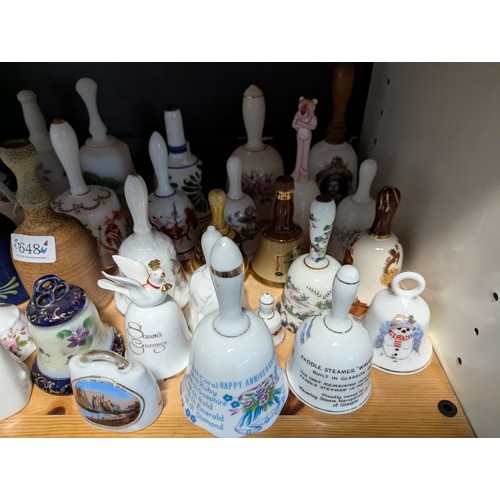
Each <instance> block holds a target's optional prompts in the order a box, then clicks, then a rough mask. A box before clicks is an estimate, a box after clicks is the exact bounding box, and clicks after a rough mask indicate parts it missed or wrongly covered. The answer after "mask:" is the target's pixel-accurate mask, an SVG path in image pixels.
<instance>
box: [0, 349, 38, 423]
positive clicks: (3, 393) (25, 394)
mask: <svg viewBox="0 0 500 500" xmlns="http://www.w3.org/2000/svg"><path fill="white" fill-rule="evenodd" d="M0 380H1V381H2V382H1V383H0V402H1V403H0V420H3V419H4V418H8V417H10V416H11V415H14V414H15V413H17V412H19V411H21V410H22V409H23V408H24V407H25V406H26V405H27V404H28V403H29V400H30V398H31V390H32V387H33V384H32V382H31V376H30V371H29V368H28V367H27V366H26V365H25V364H24V363H23V362H22V361H21V360H20V359H19V358H18V357H17V356H15V355H14V354H13V353H12V352H10V351H9V350H8V349H6V348H5V347H4V346H3V345H1V344H0Z"/></svg>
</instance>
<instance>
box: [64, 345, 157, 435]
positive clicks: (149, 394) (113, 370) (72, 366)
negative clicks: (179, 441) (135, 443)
mask: <svg viewBox="0 0 500 500" xmlns="http://www.w3.org/2000/svg"><path fill="white" fill-rule="evenodd" d="M69 371H70V373H71V386H72V388H73V396H74V397H75V401H76V404H77V406H78V410H79V411H80V414H81V415H82V417H83V419H84V420H85V421H86V422H87V423H88V424H89V425H91V426H93V427H96V428H97V429H101V430H108V431H112V432H135V431H140V430H142V429H145V428H146V427H149V426H150V425H151V424H153V423H154V422H155V421H156V420H157V419H158V417H159V416H160V414H161V411H162V409H163V397H162V394H161V391H160V388H159V387H158V383H157V382H156V380H155V378H154V377H153V375H152V373H151V372H150V371H149V370H148V369H147V368H146V367H145V366H144V365H143V364H142V363H139V362H138V361H131V360H129V359H126V358H124V357H123V356H120V355H118V354H116V353H114V352H112V351H103V350H91V351H88V352H86V353H85V354H83V355H78V356H73V357H72V358H71V359H70V361H69Z"/></svg>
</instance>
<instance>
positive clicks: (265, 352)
mask: <svg viewBox="0 0 500 500" xmlns="http://www.w3.org/2000/svg"><path fill="white" fill-rule="evenodd" d="M210 272H211V275H212V280H213V283H214V287H215V290H216V293H217V298H218V301H219V309H218V311H214V312H212V313H210V314H208V315H207V316H205V317H204V318H203V319H202V320H201V321H200V322H199V323H198V326H197V327H196V329H195V331H194V334H193V341H192V344H191V351H190V357H189V363H188V367H187V369H186V372H185V373H184V375H183V378H182V381H181V386H180V393H181V401H182V406H183V409H184V413H185V414H186V417H187V418H188V419H189V420H190V421H191V422H192V423H193V424H195V425H198V426H199V427H201V428H203V429H205V430H206V431H208V432H210V433H212V434H213V435H215V436H218V437H241V436H247V435H250V434H255V433H257V432H262V431H264V430H266V429H268V428H269V427H270V426H271V425H272V424H273V423H274V422H275V421H276V419H277V418H278V416H279V414H280V412H281V409H282V408H283V406H284V404H285V401H286V398H287V396H288V386H287V384H286V380H285V378H284V373H283V371H282V369H281V367H280V366H279V364H278V361H277V358H276V353H275V349H274V344H273V340H272V337H271V335H270V333H269V328H268V326H267V325H266V323H265V322H264V320H263V319H262V318H260V317H259V316H258V315H257V314H256V313H254V312H253V311H251V310H249V309H246V308H244V307H242V302H241V297H242V289H243V283H244V280H245V271H244V264H243V255H242V254H241V251H240V250H239V249H238V246H237V245H236V244H235V243H234V241H232V240H231V239H229V238H228V237H222V238H220V239H219V240H217V242H216V243H215V244H214V246H213V248H212V251H211V253H210Z"/></svg>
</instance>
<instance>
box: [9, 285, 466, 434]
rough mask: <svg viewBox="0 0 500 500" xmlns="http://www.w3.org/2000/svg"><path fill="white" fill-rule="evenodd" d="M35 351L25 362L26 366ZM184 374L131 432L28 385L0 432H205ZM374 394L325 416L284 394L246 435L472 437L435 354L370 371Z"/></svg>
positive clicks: (254, 291) (114, 321)
mask: <svg viewBox="0 0 500 500" xmlns="http://www.w3.org/2000/svg"><path fill="white" fill-rule="evenodd" d="M265 291H269V292H270V293H272V294H273V296H274V297H275V298H279V295H280V293H281V289H279V288H273V287H268V286H264V285H262V284H260V283H258V282H257V281H256V280H255V278H254V277H253V276H251V275H248V277H247V278H246V280H245V293H246V296H247V300H248V303H249V305H250V306H251V307H252V308H255V307H257V304H258V300H259V297H260V295H261V294H262V293H263V292H265ZM101 318H102V320H103V321H104V322H106V323H108V324H111V325H113V326H115V328H117V329H118V331H119V332H120V333H122V334H123V316H122V315H121V314H120V313H119V312H118V311H116V309H115V307H114V302H113V303H111V304H110V306H109V307H108V308H107V309H106V310H105V311H104V312H103V313H102V315H101ZM293 339H294V335H293V334H292V333H291V332H289V331H287V333H286V338H285V341H284V342H283V343H282V344H281V345H280V346H278V347H277V349H276V352H277V355H278V359H279V362H280V365H281V366H282V367H284V366H285V362H286V359H287V357H288V355H289V354H290V352H291V348H292V343H293ZM34 356H35V354H33V355H32V356H31V357H30V358H29V359H28V360H27V361H26V363H27V364H28V365H29V366H31V363H32V362H33V359H34ZM181 378H182V375H179V376H177V377H175V378H173V379H171V380H168V381H165V382H161V383H160V388H161V391H162V394H163V397H164V401H165V406H164V408H163V411H162V413H161V415H160V417H159V418H158V420H157V421H156V422H155V423H154V424H152V425H151V426H150V427H148V428H147V429H144V430H142V431H138V432H134V433H119V432H108V431H103V430H100V429H97V428H95V427H92V426H90V425H88V424H87V423H86V422H85V421H84V420H83V417H82V416H81V415H80V413H79V411H78V408H77V406H76V403H75V401H74V398H73V396H51V395H48V394H46V393H45V392H43V391H42V390H40V389H39V388H38V387H36V386H34V387H33V392H32V396H31V400H30V402H29V403H28V405H27V406H26V407H25V408H24V409H23V410H21V411H20V412H18V413H17V414H15V415H13V416H11V417H9V418H7V419H4V420H2V421H0V437H4V438H7V437H17V438H28V437H31V438H46V437H64V438H78V437H84V438H101V437H102V438H105V437H109V438H113V437H115V438H123V437H135V438H146V437H153V438H174V437H181V438H205V437H212V435H211V434H210V433H208V432H207V431H204V430H203V429H201V428H199V427H198V426H196V425H194V424H192V423H191V422H190V421H189V420H188V419H187V417H186V416H185V415H184V413H183V410H182V405H181V401H180V395H179V386H180V381H181ZM372 386H373V387H372V394H371V396H370V398H369V399H368V401H367V403H366V404H365V405H364V406H362V407H361V408H360V409H358V410H356V411H354V412H352V413H349V414H345V415H329V414H325V413H322V412H319V411H317V410H313V409H312V408H309V407H307V406H304V405H302V404H301V403H299V402H298V401H297V399H296V398H295V396H293V395H291V396H289V400H288V402H287V405H286V406H285V408H284V409H283V411H282V414H281V415H280V416H279V417H278V419H277V421H276V422H275V423H274V424H273V425H272V426H271V427H270V428H269V429H268V430H266V431H265V432H262V433H259V434H255V435H253V436H250V437H251V438H292V437H297V438H307V437H310V438H333V437H338V438H368V437H378V438H389V437H395V438H398V437H399V438H411V437H428V438H446V437H452V438H459V437H475V435H474V432H473V430H472V428H471V426H470V424H469V422H468V420H467V418H466V416H465V414H464V412H463V410H462V408H461V406H460V403H459V401H458V399H457V397H456V396H455V393H454V392H453V389H452V388H451V386H450V384H449V383H448V380H447V378H446V376H445V374H444V372H443V370H442V368H441V365H440V364H439V361H438V360H437V358H436V356H435V355H434V356H433V359H432V362H431V364H430V365H429V366H428V367H427V368H426V369H425V370H423V371H422V372H420V373H417V374H413V375H404V376H402V375H394V374H389V373H384V372H381V371H379V370H377V369H375V368H374V369H373V370H372ZM443 399H444V400H449V401H452V402H453V403H455V404H456V405H457V407H458V413H457V415H456V416H454V417H451V418H450V417H446V416H444V415H442V414H441V413H440V411H439V410H438V402H439V401H441V400H443Z"/></svg>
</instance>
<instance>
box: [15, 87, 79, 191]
mask: <svg viewBox="0 0 500 500" xmlns="http://www.w3.org/2000/svg"><path fill="white" fill-rule="evenodd" d="M17 100H18V101H19V102H20V103H21V107H22V109H23V116H24V121H25V123H26V126H27V127H28V131H29V141H30V142H31V144H33V146H35V149H36V152H37V159H36V162H37V167H36V173H37V176H38V179H39V181H40V182H41V183H42V185H43V187H44V188H45V189H46V190H47V191H48V192H49V194H50V196H52V197H54V196H58V195H60V194H62V193H64V192H65V191H67V190H68V189H69V182H68V176H67V175H66V172H65V170H64V168H63V166H62V165H61V162H60V161H59V158H58V157H57V155H56V152H55V151H54V148H53V147H52V143H51V142H50V136H49V132H48V130H47V122H46V121H45V117H44V116H43V114H42V111H41V109H40V107H39V106H38V103H37V96H36V94H35V93H34V92H33V91H32V90H21V91H20V92H18V93H17Z"/></svg>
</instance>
